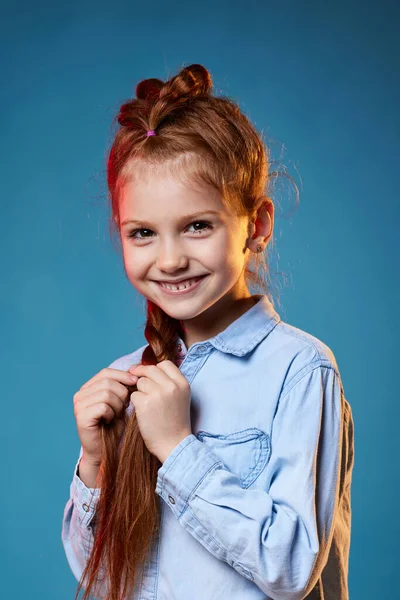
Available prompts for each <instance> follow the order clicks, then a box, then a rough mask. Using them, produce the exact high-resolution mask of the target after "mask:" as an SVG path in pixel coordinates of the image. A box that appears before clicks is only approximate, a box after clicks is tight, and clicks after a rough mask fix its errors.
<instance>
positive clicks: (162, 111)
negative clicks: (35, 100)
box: [75, 64, 297, 600]
mask: <svg viewBox="0 0 400 600" xmlns="http://www.w3.org/2000/svg"><path fill="white" fill-rule="evenodd" d="M212 87H213V84H212V79H211V75H210V73H209V71H208V70H207V69H206V68H205V67H204V66H202V65H199V64H192V65H190V66H188V67H185V68H183V69H182V70H181V71H180V72H179V73H178V74H177V75H175V76H173V77H171V78H170V79H168V80H167V81H166V82H163V81H161V80H160V79H145V80H143V81H141V82H140V83H139V84H138V85H137V87H136V98H134V99H129V100H127V101H126V102H124V103H123V104H122V106H121V107H120V110H119V114H118V115H117V117H116V118H117V120H118V123H119V125H120V128H119V129H118V131H117V132H116V135H115V138H114V140H113V142H112V145H111V149H110V151H109V154H108V158H107V185H108V190H109V198H110V209H111V219H110V224H111V228H114V229H115V228H117V231H118V233H120V229H119V191H120V189H121V187H122V186H123V185H124V183H125V182H126V181H128V180H129V178H130V177H132V175H133V174H134V173H135V169H138V168H139V167H140V165H146V166H150V167H153V166H156V167H157V166H160V165H161V164H162V165H163V166H165V167H167V168H168V169H170V172H172V173H173V174H174V176H176V177H178V178H180V180H181V181H183V182H190V183H193V182H195V181H197V182H200V183H201V182H205V183H208V184H211V185H213V186H214V187H215V188H216V189H217V190H219V192H220V194H221V197H222V199H223V202H225V203H226V205H227V206H229V208H230V209H231V211H232V212H234V213H236V214H237V215H238V216H243V215H244V216H248V217H249V223H251V222H252V221H254V219H255V218H256V213H257V210H258V208H259V207H260V205H261V204H262V203H263V202H265V201H266V200H267V201H271V202H272V200H271V199H270V197H269V195H268V193H269V184H270V182H271V178H272V177H276V176H277V175H280V174H282V173H279V172H274V173H269V162H268V161H269V157H270V154H269V150H268V148H267V146H266V145H265V144H264V143H263V140H262V138H261V135H260V134H259V133H258V132H257V131H256V130H255V128H254V126H253V125H252V124H251V122H250V121H249V119H248V118H247V117H246V116H245V115H244V114H243V113H242V112H241V111H240V109H239V107H238V105H237V104H236V103H235V102H234V101H233V100H232V99H230V98H228V97H226V96H215V95H214V94H213V93H212ZM151 129H153V130H156V133H157V135H156V136H147V131H148V130H151ZM288 177H289V178H290V176H288ZM290 179H291V178H290ZM296 189H297V188H296ZM111 231H113V229H112V230H111ZM271 236H272V232H271ZM252 267H253V268H252ZM244 275H245V281H246V283H247V284H248V285H258V286H260V288H261V289H262V290H263V292H265V293H266V294H268V296H269V297H270V299H271V301H272V298H271V296H270V293H269V286H268V284H267V283H266V280H267V279H268V277H269V268H268V262H267V260H266V257H265V253H263V252H262V253H253V252H250V253H249V257H248V259H247V261H246V264H245V272H244ZM146 312H147V318H146V324H145V329H144V335H145V338H146V340H147V342H148V345H147V346H146V348H145V349H144V352H143V356H142V360H141V364H145V365H149V364H157V363H159V362H161V361H163V360H171V361H173V362H175V361H176V356H175V353H176V339H177V336H178V335H180V336H181V335H182V324H181V322H180V321H179V320H176V319H174V318H172V317H170V316H169V315H168V314H166V313H165V312H164V311H163V310H162V309H161V308H160V307H159V306H157V305H156V304H154V303H153V302H151V301H150V300H147V311H146ZM131 389H132V390H135V389H137V388H136V386H132V388H131ZM125 424H126V428H125V432H124V435H123V436H122V440H119V439H118V434H117V430H116V427H115V425H116V424H115V420H113V421H112V422H111V423H109V424H107V423H105V422H104V423H101V425H100V428H101V436H102V457H103V458H102V463H101V467H100V470H99V474H98V481H99V486H98V487H100V488H101V492H100V497H99V500H98V504H97V508H96V513H95V517H94V520H93V521H92V523H93V524H94V525H95V526H94V542H93V547H92V549H91V553H90V556H89V557H88V560H87V562H86V565H85V569H84V571H83V573H82V577H81V580H80V582H79V586H78V591H77V594H76V596H75V599H76V597H77V596H78V594H79V590H80V589H81V588H82V587H83V586H84V585H85V593H84V595H83V598H82V600H87V598H88V597H89V595H90V593H93V592H94V590H95V585H96V581H97V580H101V579H102V577H101V576H100V575H101V573H103V574H105V577H106V580H107V582H106V585H107V587H108V589H107V596H106V600H120V599H121V598H123V597H125V596H126V595H127V594H128V593H130V592H131V591H132V590H133V588H134V586H135V585H136V584H137V581H138V578H139V577H140V576H141V573H142V568H143V566H144V563H145V559H146V558H147V557H148V553H149V551H150V549H151V546H152V542H153V540H154V537H155V536H156V534H157V532H158V529H159V518H160V512H159V508H160V507H159V498H158V496H157V495H156V492H155V488H156V481H157V471H158V469H159V468H160V466H161V463H160V461H159V460H158V458H157V457H155V456H154V455H152V454H151V453H150V452H149V451H148V450H147V447H146V446H145V444H144V441H143V439H142V436H141V434H140V430H139V428H138V424H137V420H136V416H135V411H133V412H132V414H131V415H130V416H127V414H126V413H125ZM96 484H97V481H96Z"/></svg>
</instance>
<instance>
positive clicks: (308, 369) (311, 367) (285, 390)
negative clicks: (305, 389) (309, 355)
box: [279, 358, 340, 401]
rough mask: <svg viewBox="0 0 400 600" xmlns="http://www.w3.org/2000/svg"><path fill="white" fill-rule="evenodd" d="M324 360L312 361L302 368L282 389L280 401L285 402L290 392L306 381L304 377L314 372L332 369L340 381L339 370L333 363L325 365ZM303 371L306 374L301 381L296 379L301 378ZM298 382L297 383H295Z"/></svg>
mask: <svg viewBox="0 0 400 600" xmlns="http://www.w3.org/2000/svg"><path fill="white" fill-rule="evenodd" d="M323 363H324V360H323V359H321V358H317V359H316V360H314V361H312V362H311V363H309V364H308V365H305V366H304V367H302V368H301V369H299V370H298V371H297V372H296V373H295V374H294V375H293V376H292V377H291V378H290V379H289V381H288V382H287V383H286V385H285V386H284V388H283V389H282V392H281V394H280V397H279V401H281V400H283V399H284V398H285V397H286V396H287V395H288V394H289V392H291V391H292V389H293V388H294V387H295V386H296V385H297V384H298V383H300V381H301V380H302V379H304V377H305V376H306V375H308V374H309V373H311V372H312V371H315V369H319V368H322V369H331V370H332V371H334V372H335V374H336V375H337V377H338V378H339V379H340V376H339V373H338V371H337V369H336V368H335V367H334V365H332V363H330V362H328V364H323ZM302 371H304V373H303V374H302V375H301V377H300V378H299V379H296V377H298V376H299V374H300V373H302ZM294 380H296V381H294ZM293 381H294V383H293V385H291V383H292V382H293Z"/></svg>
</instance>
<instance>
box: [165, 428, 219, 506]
mask: <svg viewBox="0 0 400 600" xmlns="http://www.w3.org/2000/svg"><path fill="white" fill-rule="evenodd" d="M218 465H222V463H221V461H220V460H219V459H218V458H217V457H216V456H215V454H213V453H212V452H211V451H210V450H208V448H206V446H205V445H204V444H203V443H202V442H200V440H198V439H197V437H196V436H195V435H193V434H190V435H188V436H187V437H185V438H184V439H183V440H182V441H181V442H180V443H179V444H178V445H177V446H176V447H175V448H174V449H173V451H172V452H171V453H170V454H169V455H168V457H167V459H166V460H165V461H164V463H163V465H162V466H161V467H160V468H159V470H158V476H157V485H156V493H157V494H158V495H159V496H161V497H162V498H163V499H164V500H165V502H166V503H167V504H168V505H169V506H170V507H171V510H172V511H173V513H174V514H175V515H176V517H177V518H179V517H180V516H181V515H182V513H183V511H184V510H185V508H186V507H187V505H188V501H189V498H190V496H191V495H192V494H193V493H194V491H195V490H196V488H197V487H198V486H199V485H200V483H201V482H202V481H203V479H204V477H206V476H207V474H208V473H209V472H210V471H211V470H212V469H214V468H215V467H217V466H218Z"/></svg>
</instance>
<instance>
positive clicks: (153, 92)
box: [136, 78, 164, 100]
mask: <svg viewBox="0 0 400 600" xmlns="http://www.w3.org/2000/svg"><path fill="white" fill-rule="evenodd" d="M163 85H164V82H163V81H161V79H155V78H152V79H143V81H140V83H138V84H137V86H136V98H138V99H139V100H147V99H151V98H158V96H159V95H160V90H161V88H162V87H163Z"/></svg>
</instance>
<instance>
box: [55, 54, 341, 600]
mask: <svg viewBox="0 0 400 600" xmlns="http://www.w3.org/2000/svg"><path fill="white" fill-rule="evenodd" d="M136 96H137V97H136V98H135V99H133V100H129V101H127V102H126V103H125V104H123V105H122V107H121V109H120V113H119V115H118V122H119V124H120V125H121V128H120V129H119V131H118V132H117V134H116V137H115V140H114V142H113V145H112V147H111V150H110V154H109V158H108V165H107V166H108V169H107V181H108V187H109V191H110V198H111V209H112V217H113V220H112V223H113V224H114V223H115V225H116V227H117V228H118V229H117V230H118V233H119V235H120V239H121V244H122V252H123V261H124V267H125V271H126V274H127V276H128V278H129V281H130V282H131V283H132V285H133V286H134V287H135V289H136V290H137V291H138V292H139V293H140V294H142V295H143V297H145V298H146V299H147V321H146V326H145V330H144V335H145V338H146V340H147V342H148V344H146V345H145V346H142V347H141V348H139V349H137V350H135V351H134V352H132V353H131V354H128V355H125V356H122V357H120V358H118V359H117V360H115V361H114V362H112V363H111V364H110V365H109V366H108V367H107V368H104V369H102V370H101V371H100V372H99V373H97V374H96V375H94V377H92V378H91V379H89V381H87V382H86V383H85V384H84V385H83V386H82V387H81V388H80V390H79V391H78V392H77V393H76V394H75V396H74V414H75V418H76V422H77V429H78V434H79V437H80V441H81V450H80V455H79V459H78V462H77V465H76V467H75V471H74V474H73V479H72V483H71V497H70V499H69V500H68V502H67V505H66V507H65V511H64V519H63V526H62V541H63V545H64V548H65V552H66V556H67V559H68V562H69V565H70V567H71V569H72V571H73V573H74V575H75V576H76V578H77V579H78V580H79V586H78V591H77V595H78V593H79V590H80V589H81V588H84V589H85V593H84V595H83V600H86V599H87V598H88V597H89V595H90V594H92V595H94V596H95V597H96V598H105V599H106V600H121V599H125V598H126V599H129V600H131V599H132V600H187V599H188V598H190V599H191V600H219V599H221V600H222V599H228V598H229V600H239V599H240V600H253V599H254V600H255V599H268V598H273V599H276V600H278V599H279V600H288V599H290V600H300V599H301V598H305V597H307V598H310V599H313V600H316V599H319V600H345V599H347V598H348V586H347V574H348V556H349V543H350V520H351V508H350V485H351V475H352V468H353V420H352V414H351V409H350V406H349V404H348V402H347V400H346V399H345V397H344V392H343V387H342V383H341V378H340V373H339V370H338V366H337V363H336V360H335V357H334V355H333V353H332V351H331V349H330V348H329V347H328V346H327V345H326V344H324V343H323V342H321V341H320V340H319V339H317V338H315V337H313V336H312V335H310V334H308V333H306V332H304V331H302V330H300V329H297V328H296V327H293V326H291V325H289V324H287V323H284V322H283V321H282V320H281V319H280V317H279V315H278V313H277V312H276V310H275V309H274V307H273V304H272V300H271V298H270V295H269V293H268V286H267V285H266V283H265V279H264V278H263V277H261V276H260V275H259V274H258V271H259V269H260V268H261V270H262V268H263V267H264V271H265V273H266V274H268V268H267V264H266V262H265V256H264V251H265V249H266V247H267V244H268V243H269V242H270V241H271V239H272V233H273V224H274V205H273V203H272V201H271V199H270V198H269V196H268V194H267V192H268V189H267V188H266V185H267V183H268V181H269V179H270V175H271V174H270V173H268V161H267V158H268V157H269V155H268V153H267V149H266V148H265V147H264V144H263V143H262V141H261V139H260V136H259V135H258V134H257V132H256V131H255V129H254V127H253V126H252V125H251V123H250V122H249V120H248V119H247V118H246V117H245V116H244V115H243V114H242V113H241V112H240V110H239V108H238V106H237V105H236V104H235V103H234V102H233V101H232V100H230V99H228V98H226V97H216V96H215V95H213V94H212V81H211V76H210V73H209V72H208V71H207V69H206V68H204V67H203V66H201V65H196V64H194V65H190V66H189V67H186V68H184V69H182V70H181V71H180V73H178V74H177V75H176V76H174V77H172V78H171V79H170V80H168V81H167V82H165V83H164V82H162V81H160V80H158V79H147V80H144V81H142V82H141V83H139V85H138V86H137V89H136ZM263 261H264V262H263ZM251 266H255V269H252V268H251ZM255 283H257V284H259V285H260V286H261V287H262V289H263V291H264V292H265V293H260V294H251V293H250V292H249V284H255ZM77 595H76V596H75V598H76V597H77Z"/></svg>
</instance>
